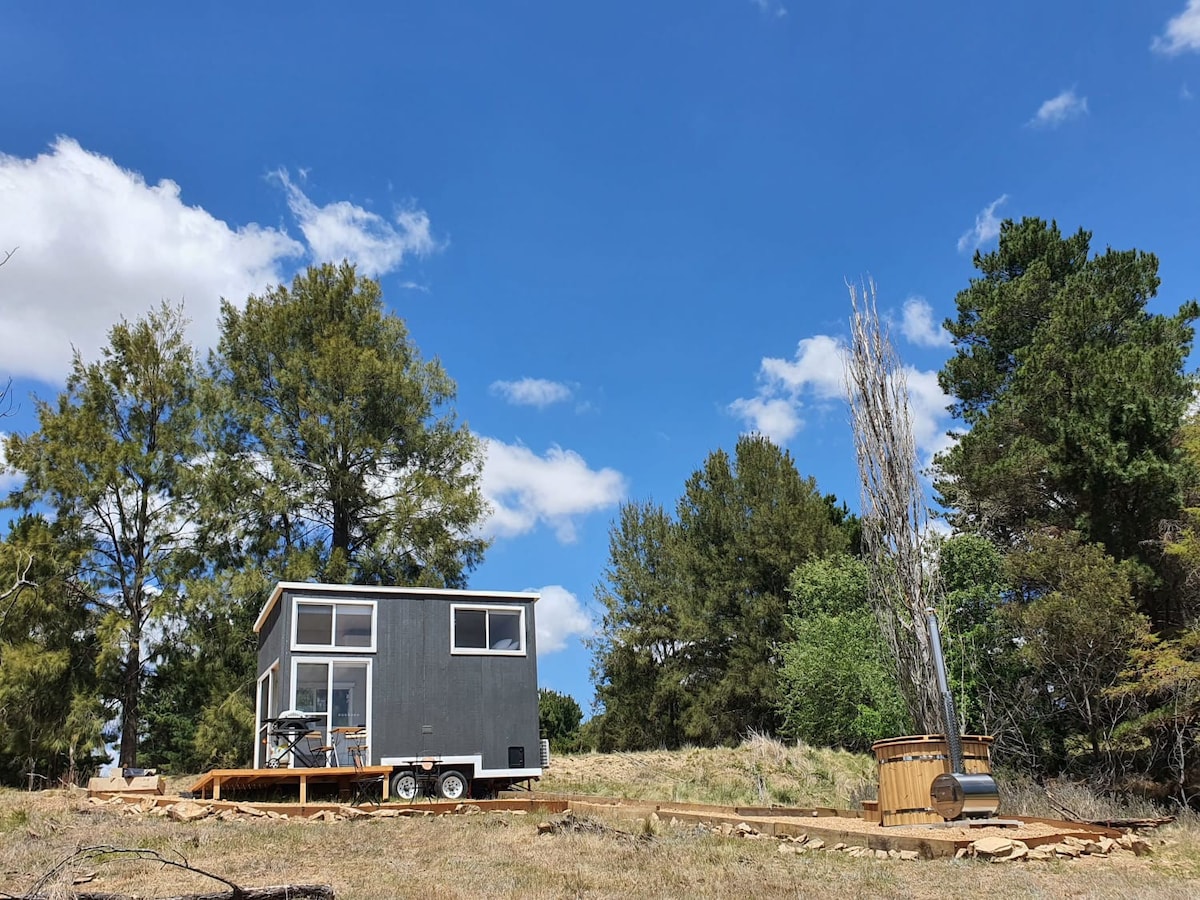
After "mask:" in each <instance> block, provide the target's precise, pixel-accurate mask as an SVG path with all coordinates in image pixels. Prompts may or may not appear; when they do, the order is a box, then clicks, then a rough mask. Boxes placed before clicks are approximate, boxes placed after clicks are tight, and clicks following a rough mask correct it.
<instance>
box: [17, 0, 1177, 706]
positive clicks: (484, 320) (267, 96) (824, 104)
mask: <svg viewBox="0 0 1200 900" xmlns="http://www.w3.org/2000/svg"><path fill="white" fill-rule="evenodd" d="M0 83H3V85H4V90H3V95H2V99H0V123H2V124H0V252H2V251H4V250H8V249H11V248H13V247H19V250H18V251H17V253H16V254H15V255H14V256H13V258H12V259H11V261H10V262H9V263H8V264H7V265H6V266H5V267H4V268H3V269H0V336H2V339H3V343H2V345H0V346H2V347H3V351H2V355H0V377H11V378H12V380H13V396H14V399H15V401H16V403H17V407H16V409H15V410H14V414H13V415H11V416H10V417H9V418H7V419H5V420H4V421H2V422H0V427H3V428H4V429H5V430H8V431H14V430H15V431H26V430H28V429H29V428H30V427H31V425H32V418H31V415H30V413H31V410H32V404H31V403H30V402H29V397H30V395H31V394H36V395H38V396H42V397H52V396H53V395H54V394H55V393H56V392H57V391H58V390H59V389H60V387H61V383H62V377H63V375H64V373H65V371H66V368H67V365H68V363H69V359H70V352H71V351H70V348H71V346H72V345H74V346H77V347H79V348H80V350H81V351H82V352H83V353H84V355H85V357H87V358H89V359H91V358H95V355H96V351H97V349H98V348H99V347H100V346H101V345H102V343H103V340H104V335H105V332H106V330H107V329H108V328H109V327H110V326H111V325H112V324H113V323H114V322H115V321H116V320H117V318H118V317H119V316H121V315H125V316H126V317H135V316H138V315H140V314H142V313H143V312H145V311H146V310H147V309H148V308H150V307H151V306H152V305H155V304H157V302H158V301H159V300H161V299H162V298H169V299H173V300H180V299H182V300H183V301H184V302H185V304H186V308H187V311H188V314H189V315H190V316H191V318H192V319H193V320H194V330H193V337H194V339H195V340H196V342H197V344H198V345H199V346H201V347H206V346H208V345H209V344H210V343H211V341H212V340H213V337H214V334H215V324H216V318H215V311H216V308H217V304H218V300H219V298H220V297H221V296H225V297H227V298H229V299H231V300H238V301H240V300H243V299H244V298H245V296H246V295H247V294H248V293H250V292H253V291H257V290H259V289H261V288H262V287H263V286H265V285H267V284H269V283H275V282H278V281H280V280H284V281H287V280H290V278H291V276H292V275H293V274H294V273H295V272H296V271H297V270H298V269H299V268H301V267H303V266H304V265H306V264H308V263H310V262H314V261H323V260H325V259H329V258H333V259H340V258H342V257H348V258H350V259H352V260H354V261H356V262H357V263H358V264H359V266H360V270H362V271H365V272H367V273H368V274H372V275H375V276H378V277H379V278H380V280H381V282H382V284H383V287H384V291H385V296H386V298H387V301H388V304H389V306H390V307H391V308H392V309H393V310H394V311H395V312H396V313H398V314H399V315H401V316H402V317H404V319H405V320H406V321H407V322H408V324H409V327H410V329H411V331H412V333H413V336H414V338H415V339H416V341H417V342H418V344H419V346H420V347H421V349H422V351H423V352H424V353H425V354H426V355H428V356H433V355H436V356H438V357H440V359H441V360H442V362H443V363H444V365H445V366H446V368H447V370H448V371H449V373H450V374H451V375H452V376H453V377H454V378H455V379H456V380H457V382H458V386H459V395H458V403H457V408H458V411H459V414H460V415H461V417H462V418H463V419H464V420H466V421H467V422H468V423H469V424H470V426H471V428H472V430H473V431H475V432H476V433H477V434H479V435H480V436H482V437H484V438H485V439H486V446H487V464H486V467H485V472H484V478H485V488H486V490H487V492H488V494H489V497H490V498H491V499H492V501H493V503H494V505H495V507H496V515H495V516H494V517H493V519H492V520H491V521H490V522H489V523H488V525H487V528H488V530H489V533H490V534H492V535H494V536H495V544H494V546H493V547H492V549H491V550H490V552H489V554H488V557H487V561H486V562H485V564H484V565H483V566H482V567H481V568H480V569H479V570H478V571H477V572H476V573H475V575H474V576H473V579H472V586H473V587H477V588H493V589H499V590H523V589H530V588H532V589H539V590H542V591H543V592H544V594H545V599H544V600H543V602H542V604H541V606H540V608H539V619H540V625H541V628H542V631H543V635H542V644H543V646H542V651H543V652H542V656H541V659H540V668H541V678H542V683H543V684H544V685H545V686H548V687H553V688H556V689H558V690H564V691H568V692H570V693H572V694H574V695H575V696H576V697H577V698H578V699H580V701H581V702H582V703H584V705H585V706H587V705H588V704H589V703H590V700H591V688H590V685H589V679H588V669H589V666H590V659H589V655H588V653H587V651H586V650H584V649H583V648H582V647H581V644H580V639H581V637H582V636H583V635H585V634H586V633H587V631H588V628H589V627H590V626H589V623H590V620H591V617H592V614H593V612H594V604H593V601H592V593H593V588H594V586H595V584H596V583H597V581H598V580H599V578H600V575H601V572H602V569H603V567H604V565H605V561H606V553H607V532H608V524H609V522H610V520H611V518H612V516H613V515H614V513H615V511H616V508H617V504H619V503H620V502H621V501H622V500H623V499H642V498H648V497H649V498H653V499H655V500H657V501H660V502H663V503H667V504H671V503H673V502H674V501H675V499H676V498H677V497H678V495H679V493H680V492H681V490H682V486H683V482H684V480H685V479H686V478H687V476H688V475H689V474H690V473H691V472H692V471H693V470H694V469H695V468H696V467H698V466H699V465H700V464H701V462H702V461H703V459H704V457H705V455H706V454H708V453H709V452H711V451H712V450H715V449H717V448H719V447H724V448H732V446H733V444H734V442H735V441H736V439H737V436H738V434H739V433H741V432H743V431H747V430H759V431H762V432H764V433H767V434H770V435H772V436H773V437H775V438H776V439H777V440H778V441H780V442H781V443H782V444H784V445H785V446H787V447H788V448H789V449H790V450H791V452H792V454H793V455H794V456H795V458H796V460H797V462H798V465H799V468H800V470H801V471H802V472H803V473H804V474H806V475H809V474H810V475H814V476H815V477H816V478H817V480H818V483H819V485H820V487H821V488H822V490H825V491H833V492H835V493H836V494H838V496H839V497H844V498H845V499H847V500H848V501H849V502H850V504H851V506H852V507H854V506H857V501H858V486H857V472H856V469H855V466H854V462H853V454H852V447H851V443H850V439H849V430H848V426H847V413H846V410H845V407H844V405H843V404H842V403H841V401H840V399H839V396H838V394H839V388H838V378H839V373H840V363H839V361H838V360H839V357H838V352H839V350H838V348H839V341H840V340H841V339H843V338H844V336H845V335H846V333H847V328H846V324H845V323H846V318H847V315H848V312H849V303H848V299H847V293H846V288H845V279H858V278H860V277H861V276H864V275H867V274H869V275H871V276H873V277H874V278H875V279H876V281H877V282H878V284H879V289H880V301H881V305H882V306H883V307H884V308H885V309H886V310H887V311H888V313H889V315H890V316H891V317H892V318H893V320H894V322H895V329H894V336H895V340H896V343H897V345H898V348H899V350H900V353H901V355H902V357H903V358H904V360H905V361H906V363H907V364H909V365H910V366H911V367H912V371H911V373H910V386H911V389H912V395H913V403H914V410H915V417H916V421H917V424H918V437H919V439H920V443H921V448H922V452H923V453H924V454H926V455H927V454H928V453H930V452H932V451H933V450H934V449H936V447H937V446H938V445H939V441H940V440H942V438H941V437H940V435H941V434H942V433H943V432H944V431H945V429H946V428H947V427H949V425H950V424H951V423H950V422H949V421H948V420H947V419H946V418H945V416H944V414H942V407H943V405H944V402H945V399H944V398H943V397H941V396H940V394H939V392H938V391H937V387H936V379H935V378H934V373H935V372H936V370H937V369H938V368H939V367H940V365H941V363H942V362H943V361H944V359H945V358H946V356H947V353H948V349H947V345H946V343H945V341H944V335H943V334H941V333H940V331H939V328H938V323H939V322H940V321H941V319H942V318H944V317H945V316H947V315H950V314H951V313H952V312H953V308H954V305H953V300H954V295H955V293H956V292H957V291H958V290H960V289H961V288H963V287H965V286H966V284H967V280H968V278H969V277H970V276H971V274H972V271H973V270H972V268H971V253H972V252H973V250H974V249H975V248H976V247H977V246H982V247H983V248H984V249H986V248H988V247H989V246H992V245H993V244H994V240H995V233H996V229H997V227H998V222H999V220H1000V219H1001V218H1004V217H1006V216H1014V217H1019V216H1022V215H1037V216H1041V217H1043V218H1055V219H1057V220H1058V221H1059V223H1060V225H1061V226H1062V227H1063V228H1064V229H1069V230H1074V229H1075V228H1077V227H1078V226H1081V225H1082V226H1084V227H1086V228H1088V229H1090V230H1092V231H1093V232H1094V234H1095V238H1094V247H1095V248H1103V247H1104V246H1105V245H1109V244H1111V245H1112V246H1114V247H1120V248H1126V247H1133V246H1136V247H1139V248H1141V249H1144V250H1150V251H1153V252H1155V253H1157V254H1158V255H1159V257H1160V260H1161V270H1160V273H1161V275H1162V279H1163V284H1162V288H1161V290H1160V295H1159V299H1158V300H1157V301H1156V304H1155V309H1156V310H1158V311H1169V310H1173V309H1174V308H1176V307H1177V306H1178V304H1179V303H1180V302H1182V301H1183V300H1185V299H1187V298H1189V297H1193V296H1195V295H1196V294H1197V290H1196V285H1197V283H1198V281H1200V252H1198V250H1200V247H1198V246H1197V241H1198V236H1200V203H1198V202H1197V201H1198V200H1200V196H1198V194H1200V173H1198V172H1197V155H1196V148H1197V146H1198V138H1200V96H1195V95H1200V0H1141V2H1137V3H1095V2H1094V0H1062V2H1055V3H1046V2H1044V0H1041V2H1032V0H1015V2H1010V3H1004V4H999V3H990V4H963V3H961V2H953V3H952V2H928V3H914V4H896V3H882V2H874V3H868V2H842V3H837V4H833V3H822V4H818V3H811V2H803V3H802V2H800V0H792V2H788V0H783V2H778V0H707V2H696V0H690V2H669V0H664V2H651V3H646V2H640V3H627V2H616V0H613V2H609V3H606V4H599V5H594V4H589V5H584V4H574V3H562V2H558V3H554V2H533V0H528V2H499V0H497V2H487V3H484V2H474V3H468V2H463V0H443V2H438V3H420V4H418V3H396V2H393V3H358V4H353V5H349V4H348V5H345V6H344V7H338V6H335V5H333V4H327V3H322V4H317V3H308V2H301V0H294V2H289V3H286V4H285V3H259V4H226V3H203V4H188V5H184V6H180V7H179V8H175V5H173V4H162V3H137V2H132V3H125V4H118V5H113V4H95V3H85V2H75V3H71V2H64V3H58V4H47V3H43V2H32V0H11V2H9V3H6V4H5V5H4V11H3V14H2V15H0ZM8 484H11V479H9V481H8Z"/></svg>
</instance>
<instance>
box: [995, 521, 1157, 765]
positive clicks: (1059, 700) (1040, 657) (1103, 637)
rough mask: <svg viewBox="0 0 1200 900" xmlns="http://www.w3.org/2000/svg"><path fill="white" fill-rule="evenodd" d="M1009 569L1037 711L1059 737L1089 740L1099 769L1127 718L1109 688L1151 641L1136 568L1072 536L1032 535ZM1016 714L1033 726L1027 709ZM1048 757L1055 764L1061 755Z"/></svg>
mask: <svg viewBox="0 0 1200 900" xmlns="http://www.w3.org/2000/svg"><path fill="white" fill-rule="evenodd" d="M1007 567H1008V580H1009V581H1010V582H1011V583H1012V584H1013V585H1014V587H1015V589H1016V590H1015V598H1014V600H1015V602H1016V603H1017V604H1019V606H1017V607H1016V612H1017V614H1019V617H1020V619H1019V630H1020V635H1021V638H1022V641H1021V644H1022V646H1021V648H1020V653H1021V657H1022V659H1023V661H1025V662H1026V663H1027V664H1028V665H1029V666H1030V668H1031V669H1032V670H1033V672H1034V673H1036V680H1035V681H1034V683H1035V684H1036V685H1037V686H1038V690H1037V694H1038V695H1040V696H1037V697H1035V698H1032V699H1033V700H1034V703H1033V704H1032V708H1033V709H1037V710H1047V708H1048V711H1047V716H1049V715H1053V718H1054V723H1053V724H1054V733H1056V734H1058V735H1060V736H1061V735H1063V734H1070V733H1074V732H1081V733H1082V734H1083V735H1085V737H1086V740H1087V741H1088V744H1089V746H1090V749H1091V752H1092V758H1093V762H1099V761H1100V758H1101V755H1102V754H1105V753H1107V752H1108V751H1109V749H1110V743H1109V742H1110V740H1111V737H1112V733H1113V731H1114V729H1115V728H1116V727H1117V726H1118V724H1119V723H1120V722H1121V719H1122V718H1123V714H1124V710H1123V709H1122V707H1121V705H1120V703H1119V702H1118V700H1117V699H1116V695H1114V694H1113V693H1112V692H1111V689H1112V688H1113V687H1114V686H1115V685H1116V684H1117V682H1118V679H1119V677H1120V674H1121V672H1122V670H1123V669H1124V668H1125V667H1126V664H1127V660H1128V659H1129V655H1130V653H1131V652H1132V651H1134V650H1136V649H1137V648H1139V647H1141V646H1143V645H1144V644H1145V642H1146V640H1147V639H1148V636H1149V629H1148V623H1147V622H1146V619H1145V617H1144V616H1142V615H1141V614H1139V613H1138V612H1137V609H1136V606H1135V603H1134V600H1133V596H1132V582H1131V580H1130V577H1129V574H1128V573H1129V571H1130V568H1131V567H1130V566H1129V565H1127V564H1124V565H1123V564H1120V563H1118V562H1116V561H1115V560H1114V559H1113V558H1112V557H1111V556H1109V555H1108V554H1107V553H1105V552H1104V548H1103V547H1101V546H1100V545H1098V544H1087V543H1084V541H1083V539H1082V537H1081V536H1080V535H1078V534H1074V533H1069V534H1066V535H1051V534H1035V535H1033V536H1032V537H1031V538H1030V540H1029V542H1028V544H1027V545H1026V546H1025V547H1023V548H1022V549H1020V550H1018V551H1016V552H1014V553H1011V554H1009V557H1008V559H1007ZM1019 708H1021V709H1022V715H1024V716H1025V717H1026V720H1027V721H1029V722H1030V723H1031V724H1032V723H1033V722H1034V718H1033V717H1031V716H1030V715H1029V712H1030V707H1029V706H1028V705H1023V706H1021V707H1019ZM1060 740H1061V737H1060ZM1047 751H1048V755H1050V756H1051V757H1052V758H1053V756H1054V755H1060V754H1062V753H1063V748H1062V747H1061V746H1058V747H1053V746H1052V747H1049V748H1047ZM1065 761H1066V760H1063V762H1065Z"/></svg>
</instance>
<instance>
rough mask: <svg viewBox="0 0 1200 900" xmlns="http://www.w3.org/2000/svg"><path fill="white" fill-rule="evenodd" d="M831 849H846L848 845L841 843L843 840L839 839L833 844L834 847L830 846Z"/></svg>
mask: <svg viewBox="0 0 1200 900" xmlns="http://www.w3.org/2000/svg"><path fill="white" fill-rule="evenodd" d="M829 849H830V850H845V849H846V845H845V844H843V843H841V842H840V841H839V842H838V843H836V844H834V845H833V846H832V847H830V848H829Z"/></svg>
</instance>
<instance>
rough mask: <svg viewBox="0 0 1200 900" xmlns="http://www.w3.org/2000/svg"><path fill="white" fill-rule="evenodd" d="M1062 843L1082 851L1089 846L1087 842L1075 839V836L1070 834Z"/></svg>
mask: <svg viewBox="0 0 1200 900" xmlns="http://www.w3.org/2000/svg"><path fill="white" fill-rule="evenodd" d="M1062 843H1064V844H1066V845H1067V846H1069V847H1078V848H1079V849H1080V850H1082V849H1083V848H1084V847H1086V846H1087V845H1088V842H1087V841H1084V840H1081V839H1079V838H1077V837H1075V835H1073V834H1068V835H1067V836H1066V837H1065V838H1063V839H1062Z"/></svg>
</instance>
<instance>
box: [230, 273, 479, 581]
mask: <svg viewBox="0 0 1200 900" xmlns="http://www.w3.org/2000/svg"><path fill="white" fill-rule="evenodd" d="M212 366H213V370H214V378H215V390H214V392H213V394H212V395H211V396H210V397H208V398H207V405H208V407H209V409H210V410H211V412H212V416H211V420H212V421H214V422H215V423H216V425H215V430H216V432H217V435H216V437H215V440H216V441H217V442H218V446H219V452H218V454H217V460H218V465H217V466H215V467H214V468H213V470H212V474H213V476H214V477H213V478H212V479H211V480H210V482H209V484H208V488H209V493H210V500H211V506H212V508H213V509H214V510H218V509H221V510H224V511H225V512H226V515H225V517H224V518H223V519H222V520H221V521H220V528H219V530H220V531H222V532H225V533H228V534H230V535H232V536H233V537H234V538H235V540H236V541H237V542H238V544H239V545H240V546H241V547H242V548H243V549H245V550H246V551H247V552H249V553H250V554H251V555H252V556H253V557H255V558H258V559H263V560H270V561H271V562H270V567H271V569H272V571H273V572H275V573H277V574H280V575H285V574H288V576H289V577H294V575H290V573H293V572H295V571H296V570H301V571H307V572H310V573H313V574H315V575H316V576H317V577H319V578H321V579H322V580H325V581H333V582H354V583H375V584H401V585H426V586H437V587H443V586H444V587H462V586H464V585H465V583H466V578H467V574H468V573H469V572H470V571H471V569H473V568H474V567H475V566H476V565H477V564H478V562H479V561H480V559H481V558H482V554H483V550H484V548H485V546H486V544H485V542H484V541H482V540H481V539H479V538H477V537H475V536H474V535H473V534H472V532H471V529H472V527H473V526H474V525H475V524H476V523H477V522H478V520H479V519H480V518H481V516H482V515H483V513H484V511H485V510H484V501H483V497H482V494H481V493H480V491H479V483H478V482H479V474H478V473H479V469H480V465H479V463H480V452H479V447H478V444H477V442H476V440H475V438H474V437H472V436H471V434H470V432H469V431H468V430H467V428H466V427H465V426H461V425H458V424H457V423H456V422H455V420H454V416H453V414H452V413H451V412H447V411H445V409H444V407H445V406H446V404H448V403H450V402H451V401H452V400H453V399H454V392H455V387H454V382H453V381H452V380H451V379H450V378H449V376H447V374H446V373H445V371H444V370H443V369H442V367H441V365H440V364H439V363H438V362H437V361H436V360H434V361H429V362H426V361H423V360H422V359H421V357H420V354H419V351H418V349H417V347H416V345H415V344H414V343H413V341H412V340H411V339H410V337H409V335H408V331H407V329H406V327H405V325H404V322H403V321H402V320H401V319H399V318H397V317H396V316H394V315H390V314H388V313H386V312H385V311H384V308H383V298H382V294H381V292H380V289H379V284H378V283H377V282H375V281H373V280H371V279H368V278H361V277H359V276H358V275H357V274H356V273H355V270H354V267H353V266H352V265H350V264H348V263H343V264H342V265H341V266H332V265H323V266H318V267H310V268H309V269H308V270H307V271H305V272H303V273H302V274H300V275H298V276H296V278H295V280H294V281H293V282H292V285H291V288H290V289H289V288H287V287H283V286H280V287H277V288H274V289H272V290H270V291H268V292H267V293H265V294H263V295H262V296H252V297H250V298H249V300H247V302H246V305H245V308H244V309H239V308H238V307H236V306H235V305H233V304H231V303H224V304H223V305H222V310H221V338H220V344H219V347H218V351H217V353H216V354H215V355H214V357H213V359H212Z"/></svg>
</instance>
